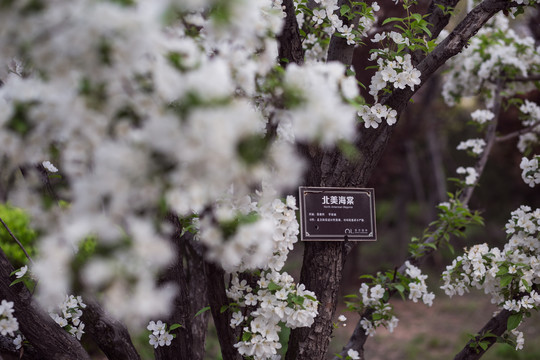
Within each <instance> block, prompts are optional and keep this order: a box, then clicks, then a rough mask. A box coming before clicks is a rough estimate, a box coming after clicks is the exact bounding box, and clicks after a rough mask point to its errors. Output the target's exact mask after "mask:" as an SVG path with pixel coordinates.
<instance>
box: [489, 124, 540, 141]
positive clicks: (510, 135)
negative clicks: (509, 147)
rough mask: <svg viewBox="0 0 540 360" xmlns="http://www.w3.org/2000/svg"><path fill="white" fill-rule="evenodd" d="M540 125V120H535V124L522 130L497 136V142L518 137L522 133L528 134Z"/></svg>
mask: <svg viewBox="0 0 540 360" xmlns="http://www.w3.org/2000/svg"><path fill="white" fill-rule="evenodd" d="M538 126H540V121H537V122H535V123H534V124H532V125H531V126H528V127H526V128H523V129H521V130H518V131H515V132H512V133H510V134H506V135H502V136H497V138H496V139H495V141H497V142H503V141H508V140H512V139H513V138H516V137H518V136H520V135H523V134H526V133H528V132H531V131H533V130H534V129H535V128H536V127H538Z"/></svg>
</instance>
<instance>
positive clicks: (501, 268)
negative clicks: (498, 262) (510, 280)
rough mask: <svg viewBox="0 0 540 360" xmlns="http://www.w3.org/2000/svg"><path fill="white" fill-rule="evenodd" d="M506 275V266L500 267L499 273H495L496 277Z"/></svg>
mask: <svg viewBox="0 0 540 360" xmlns="http://www.w3.org/2000/svg"><path fill="white" fill-rule="evenodd" d="M505 274H508V266H504V265H503V266H500V267H499V271H497V276H502V275H505Z"/></svg>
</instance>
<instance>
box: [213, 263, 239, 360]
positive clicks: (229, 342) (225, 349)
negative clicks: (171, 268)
mask: <svg viewBox="0 0 540 360" xmlns="http://www.w3.org/2000/svg"><path fill="white" fill-rule="evenodd" d="M204 272H205V275H206V284H207V289H208V300H209V303H210V311H211V312H212V318H213V319H214V324H215V326H216V331H217V334H218V339H219V345H220V346H221V356H222V357H223V360H241V359H242V357H241V356H240V354H239V353H238V350H237V349H236V348H235V347H234V344H236V343H237V342H238V341H239V339H238V336H237V334H236V332H235V331H234V330H233V329H232V328H231V327H230V321H231V312H230V311H229V310H227V311H224V312H221V306H223V305H227V304H229V302H230V301H229V298H227V294H226V293H225V272H224V271H223V270H222V269H220V268H218V267H217V266H216V265H214V264H211V263H209V262H206V261H205V263H204Z"/></svg>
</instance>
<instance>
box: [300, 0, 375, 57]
mask: <svg viewBox="0 0 540 360" xmlns="http://www.w3.org/2000/svg"><path fill="white" fill-rule="evenodd" d="M294 4H295V7H296V13H297V16H296V17H297V21H298V24H299V26H300V27H301V28H302V31H305V32H306V33H307V34H309V35H308V36H307V39H306V41H304V42H303V47H304V50H305V51H306V60H308V61H324V60H325V55H326V50H327V46H328V39H329V38H330V36H332V35H336V36H340V37H343V38H344V39H346V41H347V44H348V45H354V44H356V42H357V41H358V39H361V38H363V37H365V36H366V35H367V32H368V30H369V29H370V28H371V27H372V26H373V24H374V22H375V20H376V17H375V12H377V11H379V10H380V6H379V5H378V4H377V3H376V2H373V3H371V4H370V5H369V6H365V7H362V8H361V10H358V9H351V8H348V9H347V10H346V11H345V10H343V12H341V10H340V8H339V6H338V0H315V1H314V2H311V3H310V4H309V5H308V1H307V0H295V1H294ZM313 5H314V6H313ZM308 8H311V10H307V9H308ZM353 11H354V12H353ZM340 13H341V14H342V17H340V16H339V15H338V14H340ZM354 17H357V18H358V25H357V26H356V27H355V25H354V24H353V25H347V24H345V23H344V21H343V19H349V20H350V19H352V18H354Z"/></svg>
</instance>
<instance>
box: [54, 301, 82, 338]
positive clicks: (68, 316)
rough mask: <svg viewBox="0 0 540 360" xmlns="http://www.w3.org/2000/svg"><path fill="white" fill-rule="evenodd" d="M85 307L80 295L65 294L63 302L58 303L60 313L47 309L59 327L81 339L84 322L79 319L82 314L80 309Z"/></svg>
mask: <svg viewBox="0 0 540 360" xmlns="http://www.w3.org/2000/svg"><path fill="white" fill-rule="evenodd" d="M85 307H86V304H85V303H84V302H83V301H82V298H81V297H80V296H77V297H75V296H73V295H69V296H67V295H66V297H65V299H64V302H62V304H60V306H59V309H58V310H59V311H60V314H57V313H56V312H53V311H49V315H50V316H51V317H52V318H53V320H54V321H55V322H56V323H57V324H58V325H60V327H61V328H63V329H64V330H66V331H67V332H68V333H70V334H71V335H73V336H74V337H76V338H77V339H78V340H81V337H82V335H83V334H84V330H83V329H84V323H83V322H82V321H81V316H82V314H83V312H82V309H84V308H85Z"/></svg>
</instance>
